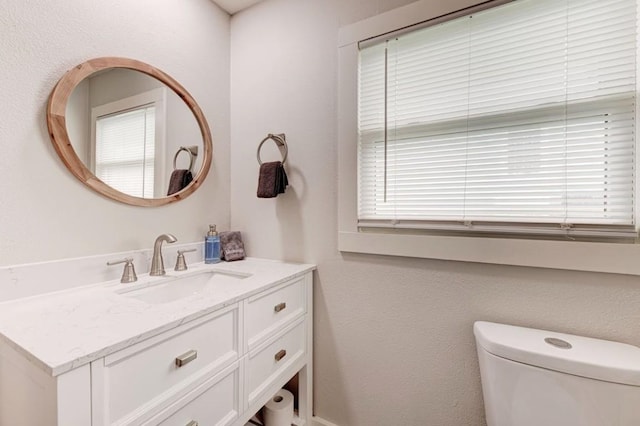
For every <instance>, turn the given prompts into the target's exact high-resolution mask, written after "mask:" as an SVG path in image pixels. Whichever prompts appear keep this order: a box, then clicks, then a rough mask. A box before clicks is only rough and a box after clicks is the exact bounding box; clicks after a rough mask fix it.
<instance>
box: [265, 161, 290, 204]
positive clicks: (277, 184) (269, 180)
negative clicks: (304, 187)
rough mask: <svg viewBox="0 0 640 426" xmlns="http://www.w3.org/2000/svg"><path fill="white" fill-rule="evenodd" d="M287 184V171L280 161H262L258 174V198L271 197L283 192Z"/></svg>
mask: <svg viewBox="0 0 640 426" xmlns="http://www.w3.org/2000/svg"><path fill="white" fill-rule="evenodd" d="M288 184H289V180H288V179H287V173H286V172H285V171H284V166H283V165H282V163H281V162H280V161H271V162H269V163H262V165H261V166H260V173H259V176H258V198H273V197H277V196H278V194H284V191H285V189H286V187H287V185H288Z"/></svg>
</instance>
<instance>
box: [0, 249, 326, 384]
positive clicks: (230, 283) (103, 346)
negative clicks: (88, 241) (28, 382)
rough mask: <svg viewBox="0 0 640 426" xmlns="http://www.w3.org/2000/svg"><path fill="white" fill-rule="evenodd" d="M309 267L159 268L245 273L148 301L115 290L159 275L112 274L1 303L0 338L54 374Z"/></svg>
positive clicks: (256, 262)
mask: <svg viewBox="0 0 640 426" xmlns="http://www.w3.org/2000/svg"><path fill="white" fill-rule="evenodd" d="M313 269H315V266H314V265H310V264H293V263H283V262H278V261H273V260H264V259H253V258H248V259H245V260H241V261H236V262H228V263H227V262H222V263H218V264H215V265H205V264H203V263H199V264H193V265H189V270H187V271H185V272H174V271H173V270H167V275H170V276H180V275H181V274H182V275H186V274H193V273H196V272H197V271H206V270H212V271H220V272H225V271H228V272H229V273H237V274H243V275H247V274H251V275H250V276H247V277H246V278H243V279H238V280H223V282H221V283H220V284H219V285H218V284H216V285H214V286H212V287H211V288H208V289H206V290H202V291H199V292H198V293H196V294H192V295H189V296H187V297H183V298H180V299H178V300H175V301H171V302H168V303H157V304H150V303H147V302H144V301H141V300H137V299H136V298H133V297H127V295H126V294H118V292H121V291H122V290H123V289H125V288H127V286H136V288H137V287H145V286H148V285H150V284H152V283H154V282H155V281H156V280H164V279H166V278H165V277H149V276H147V275H146V274H145V275H140V276H139V277H138V282H136V283H132V284H121V283H120V282H119V280H116V281H109V282H104V283H100V284H94V285H88V286H84V287H78V288H74V289H69V290H64V291H59V292H55V293H48V294H43V295H38V296H33V297H28V298H23V299H18V300H14V301H10V302H4V303H0V338H1V339H2V340H3V341H4V342H6V343H7V344H9V345H10V346H11V347H13V348H15V349H16V350H17V351H18V352H20V353H21V354H23V355H24V356H25V357H27V358H28V359H29V360H30V361H31V362H33V363H34V364H35V365H37V366H38V367H39V368H41V369H43V370H44V371H45V372H47V373H49V374H51V375H53V376H57V375H60V374H62V373H65V372H67V371H69V370H72V369H74V368H76V367H78V366H81V365H84V364H87V363H89V362H91V361H94V360H96V359H99V358H101V357H103V356H105V355H108V354H110V353H113V352H116V351H118V350H120V349H123V348H125V347H128V346H130V345H132V344H135V343H137V342H139V341H142V340H145V339H147V338H149V337H152V336H155V335H157V334H160V333H162V332H164V331H167V330H170V329H172V328H174V327H177V326H179V325H180V324H183V323H185V322H187V321H190V320H193V319H195V318H198V317H201V316H203V315H206V314H208V313H210V312H213V311H215V310H217V309H220V308H222V307H224V306H228V305H231V304H233V303H235V302H237V301H238V300H240V299H242V298H245V297H248V296H251V295H253V294H256V293H259V292H261V291H263V290H265V289H267V288H270V287H273V286H276V285H278V284H280V283H282V282H284V281H286V280H288V279H291V278H295V277H298V276H302V275H304V274H305V273H307V272H309V271H312V270H313ZM131 288H133V287H131Z"/></svg>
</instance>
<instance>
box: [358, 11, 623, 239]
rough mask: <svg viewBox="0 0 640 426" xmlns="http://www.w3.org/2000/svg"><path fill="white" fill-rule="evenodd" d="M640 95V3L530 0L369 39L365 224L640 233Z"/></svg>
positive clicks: (362, 108) (361, 195)
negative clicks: (637, 185) (639, 179)
mask: <svg viewBox="0 0 640 426" xmlns="http://www.w3.org/2000/svg"><path fill="white" fill-rule="evenodd" d="M635 93H636V0H604V1H603V0H516V1H514V2H511V3H508V4H505V5H502V6H498V7H495V8H492V9H488V10H484V11H482V12H479V13H476V14H473V15H469V16H465V17H462V18H457V19H453V20H450V21H447V22H444V23H441V24H437V25H434V26H430V27H426V28H422V29H419V30H416V31H413V32H409V33H405V34H402V35H399V36H397V37H389V38H387V39H386V40H384V41H382V42H380V43H378V44H374V45H371V46H369V47H365V48H361V51H360V69H359V119H358V121H359V150H358V160H359V161H358V168H359V169H358V218H359V225H360V226H361V227H368V226H384V227H408V228H434V229H441V228H442V229H454V230H455V229H472V230H473V229H475V230H488V231H498V232H501V230H506V232H543V233H546V232H550V233H553V232H556V231H561V232H563V233H564V232H568V230H569V229H571V230H574V231H575V232H585V233H587V234H589V233H592V232H593V233H598V232H602V234H603V235H604V234H606V233H613V234H614V235H627V236H629V235H635V234H634V232H635V220H634V204H635V195H634V162H635V161H634V160H635V137H634V133H635ZM619 233H620V234H619Z"/></svg>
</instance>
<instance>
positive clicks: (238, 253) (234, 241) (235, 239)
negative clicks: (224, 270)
mask: <svg viewBox="0 0 640 426" xmlns="http://www.w3.org/2000/svg"><path fill="white" fill-rule="evenodd" d="M220 258H221V259H224V260H226V261H227V262H231V261H233V260H241V259H244V243H243V242H242V235H240V231H225V232H221V233H220Z"/></svg>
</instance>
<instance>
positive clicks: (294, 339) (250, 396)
mask: <svg viewBox="0 0 640 426" xmlns="http://www.w3.org/2000/svg"><path fill="white" fill-rule="evenodd" d="M305 332H306V321H305V320H300V321H298V322H297V323H295V324H294V325H292V326H291V328H290V330H288V331H287V332H286V333H285V334H284V335H282V336H281V337H279V338H277V339H276V340H275V341H274V342H273V343H271V344H268V345H267V346H266V347H264V348H261V349H258V350H256V351H255V352H254V353H249V356H248V359H247V370H246V378H247V379H246V380H247V385H246V394H247V398H246V400H248V402H249V406H251V405H252V404H253V403H254V402H255V400H256V399H257V398H258V397H259V396H260V394H261V393H262V392H263V391H264V390H265V389H266V388H267V387H269V385H270V384H271V382H272V381H273V380H274V379H275V378H276V377H277V376H278V375H279V374H281V373H282V372H283V371H284V370H286V369H287V368H288V367H290V366H291V365H293V364H294V363H295V362H296V361H298V360H300V359H301V358H302V357H304V356H305V348H306V333H305Z"/></svg>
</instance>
